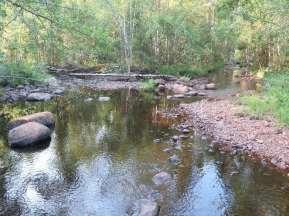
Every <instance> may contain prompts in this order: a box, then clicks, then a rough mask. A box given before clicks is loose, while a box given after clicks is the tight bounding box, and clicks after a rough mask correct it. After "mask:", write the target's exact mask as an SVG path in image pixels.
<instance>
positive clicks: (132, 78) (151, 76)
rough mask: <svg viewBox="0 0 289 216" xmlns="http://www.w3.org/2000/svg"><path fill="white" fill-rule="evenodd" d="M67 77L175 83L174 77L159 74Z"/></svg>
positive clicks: (87, 74)
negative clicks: (160, 80)
mask: <svg viewBox="0 0 289 216" xmlns="http://www.w3.org/2000/svg"><path fill="white" fill-rule="evenodd" d="M69 76H72V77H77V78H80V79H106V80H111V81H127V82H133V81H139V80H148V79H163V80H165V81H175V80H177V78H176V77H175V76H169V75H161V74H112V73H107V74H95V73H70V74H69Z"/></svg>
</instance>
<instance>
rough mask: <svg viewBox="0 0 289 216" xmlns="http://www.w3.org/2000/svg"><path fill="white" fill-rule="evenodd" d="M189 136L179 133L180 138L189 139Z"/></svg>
mask: <svg viewBox="0 0 289 216" xmlns="http://www.w3.org/2000/svg"><path fill="white" fill-rule="evenodd" d="M189 138H190V136H188V135H180V139H189Z"/></svg>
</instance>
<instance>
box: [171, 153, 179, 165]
mask: <svg viewBox="0 0 289 216" xmlns="http://www.w3.org/2000/svg"><path fill="white" fill-rule="evenodd" d="M180 161H181V160H180V158H179V157H178V156H177V155H173V156H171V157H170V158H169V162H170V163H172V164H178V163H180Z"/></svg>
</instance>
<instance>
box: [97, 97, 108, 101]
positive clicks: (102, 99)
mask: <svg viewBox="0 0 289 216" xmlns="http://www.w3.org/2000/svg"><path fill="white" fill-rule="evenodd" d="M98 101H100V102H107V101H110V97H99V98H98Z"/></svg>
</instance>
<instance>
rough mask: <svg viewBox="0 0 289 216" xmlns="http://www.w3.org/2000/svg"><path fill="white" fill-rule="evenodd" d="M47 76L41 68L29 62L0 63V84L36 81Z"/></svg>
mask: <svg viewBox="0 0 289 216" xmlns="http://www.w3.org/2000/svg"><path fill="white" fill-rule="evenodd" d="M47 76H48V75H47V74H46V73H45V72H44V70H43V68H41V67H36V66H34V65H31V64H0V85H7V84H9V85H20V84H25V83H36V82H41V81H43V80H44V79H45V78H47Z"/></svg>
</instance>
